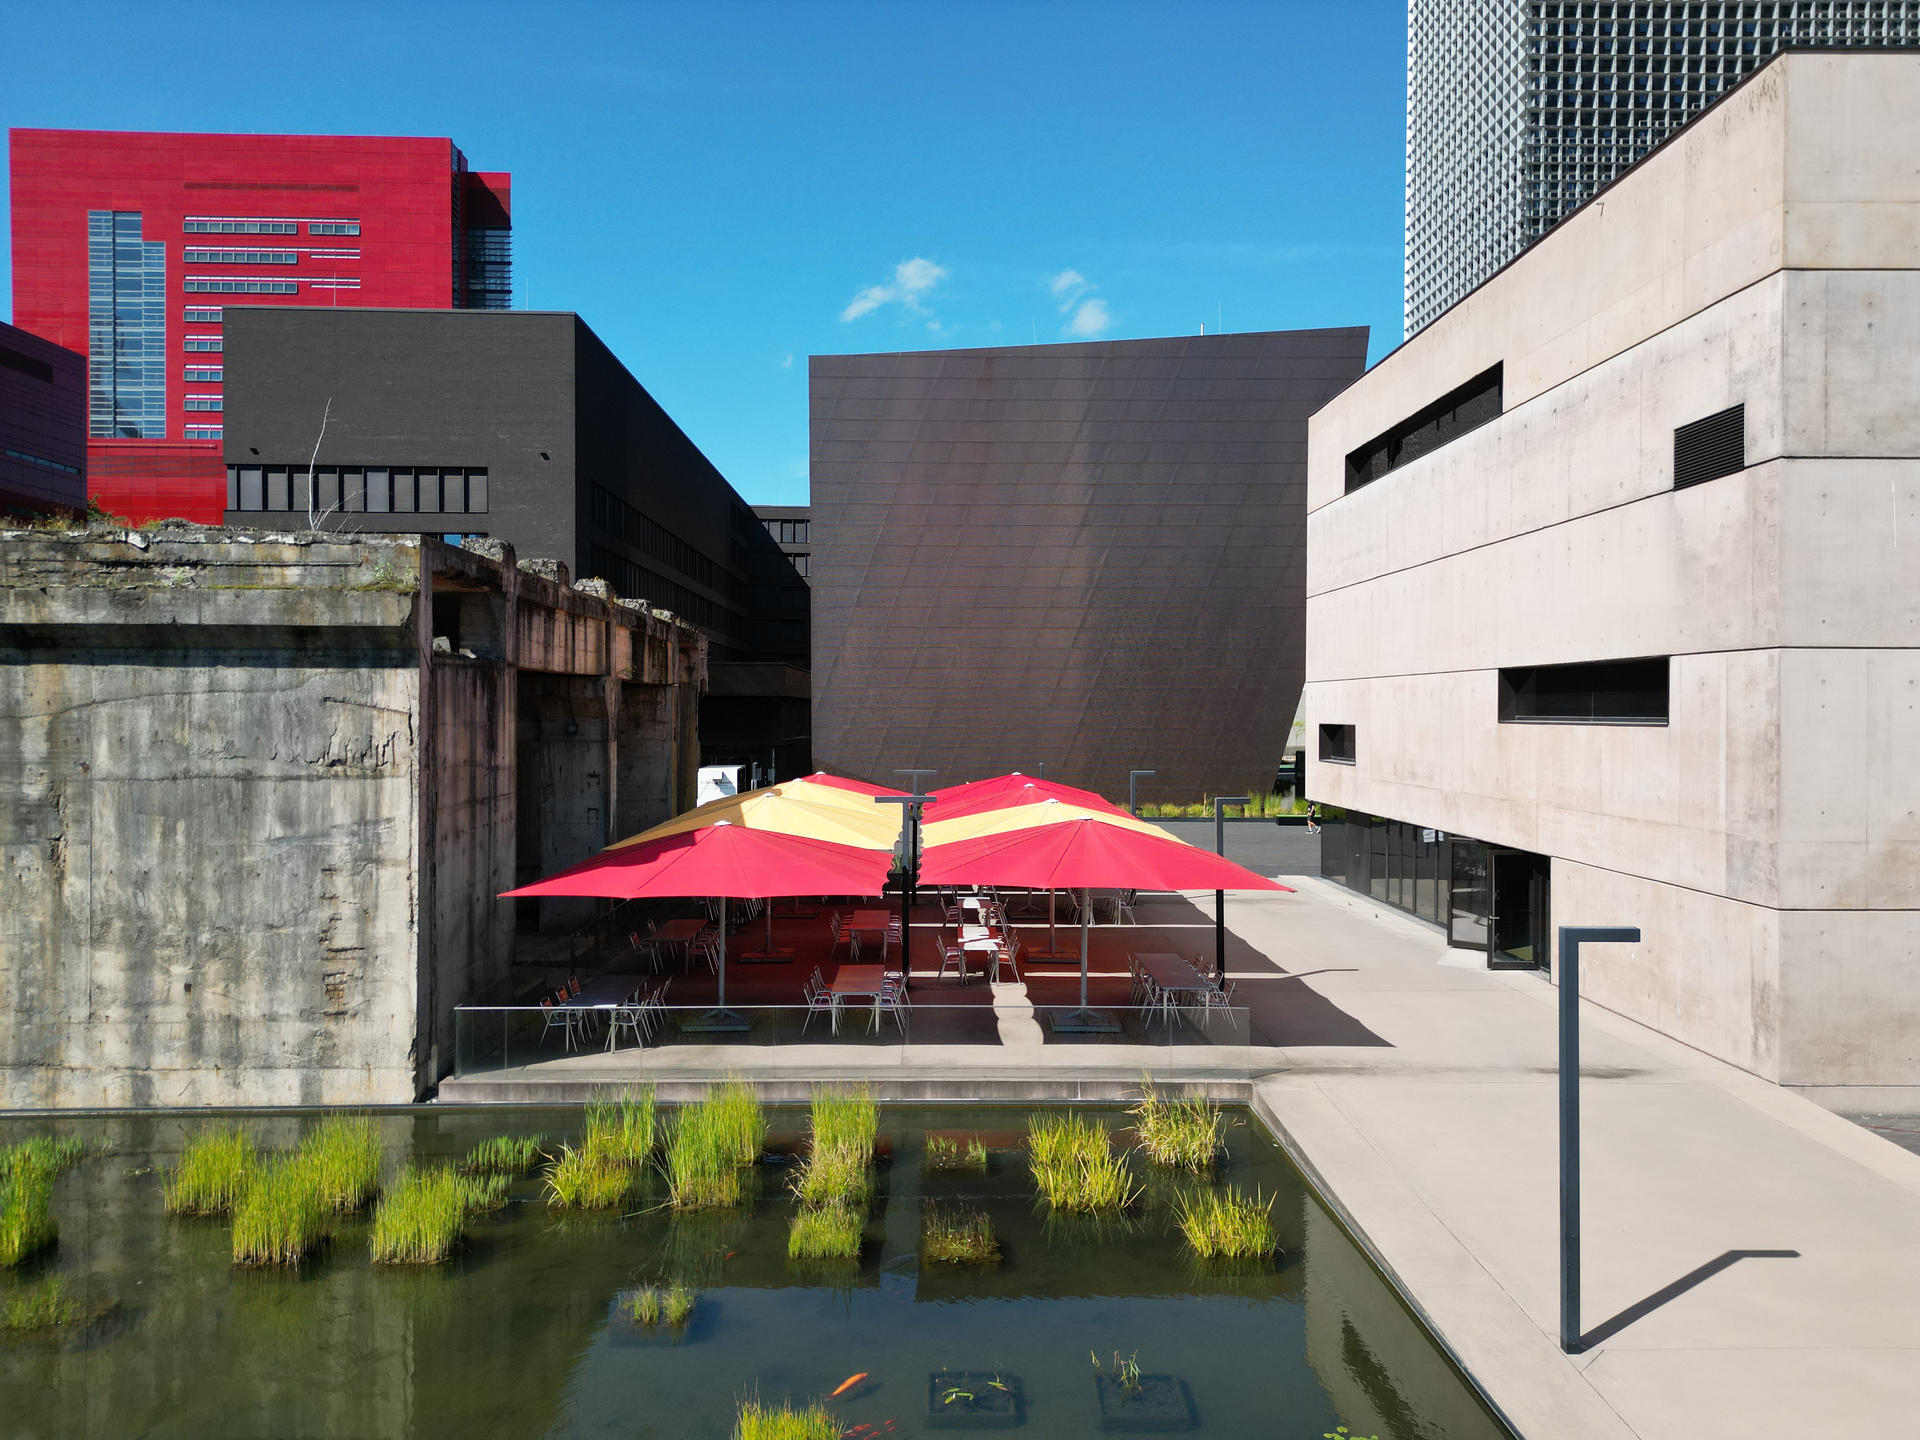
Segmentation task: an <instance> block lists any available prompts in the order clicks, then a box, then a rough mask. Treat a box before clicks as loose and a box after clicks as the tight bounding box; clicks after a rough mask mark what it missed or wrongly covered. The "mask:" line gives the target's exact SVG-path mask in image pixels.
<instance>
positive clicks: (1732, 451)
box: [1673, 404, 1747, 490]
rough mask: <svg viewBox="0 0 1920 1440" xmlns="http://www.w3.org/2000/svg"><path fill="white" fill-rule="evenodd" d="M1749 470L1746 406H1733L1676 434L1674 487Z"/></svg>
mask: <svg viewBox="0 0 1920 1440" xmlns="http://www.w3.org/2000/svg"><path fill="white" fill-rule="evenodd" d="M1746 468H1747V407H1746V406H1745V405H1744V404H1742V405H1730V406H1728V407H1727V408H1726V409H1725V410H1721V411H1718V412H1716V413H1715V414H1712V415H1709V416H1707V417H1706V418H1705V419H1702V420H1695V421H1693V422H1692V423H1691V424H1687V425H1682V426H1679V427H1678V428H1677V429H1675V431H1674V432H1673V488H1674V489H1676V490H1684V489H1685V488H1686V487H1687V486H1689V485H1699V484H1703V483H1704V482H1706V481H1708V480H1718V479H1720V478H1721V477H1722V476H1723V475H1735V474H1738V473H1739V472H1740V471H1742V470H1744V469H1746Z"/></svg>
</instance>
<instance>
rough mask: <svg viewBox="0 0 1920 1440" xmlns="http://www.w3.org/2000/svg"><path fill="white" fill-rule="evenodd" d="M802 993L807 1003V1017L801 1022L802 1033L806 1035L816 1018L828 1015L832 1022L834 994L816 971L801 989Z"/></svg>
mask: <svg viewBox="0 0 1920 1440" xmlns="http://www.w3.org/2000/svg"><path fill="white" fill-rule="evenodd" d="M800 993H801V994H802V995H803V996H805V998H806V1002H807V1013H806V1017H805V1018H804V1019H803V1020H801V1022H800V1033H801V1034H802V1035H804V1034H806V1033H807V1026H809V1025H811V1024H812V1023H813V1017H814V1016H816V1015H826V1016H828V1017H829V1020H831V1017H832V1015H833V992H832V991H831V990H829V989H828V988H827V985H826V982H825V981H824V980H822V979H821V978H820V972H819V971H818V970H815V971H814V972H813V975H812V977H811V978H810V979H808V981H807V983H806V984H805V985H804V986H802V987H801V992H800Z"/></svg>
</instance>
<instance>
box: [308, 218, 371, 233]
mask: <svg viewBox="0 0 1920 1440" xmlns="http://www.w3.org/2000/svg"><path fill="white" fill-rule="evenodd" d="M307 233H308V234H309V235H358V234H359V233H360V222H359V221H358V220H310V221H308V222H307Z"/></svg>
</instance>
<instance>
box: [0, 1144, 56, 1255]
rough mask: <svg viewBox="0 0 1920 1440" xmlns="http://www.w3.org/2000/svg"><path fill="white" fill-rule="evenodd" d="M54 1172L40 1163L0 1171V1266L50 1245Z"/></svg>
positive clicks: (53, 1238)
mask: <svg viewBox="0 0 1920 1440" xmlns="http://www.w3.org/2000/svg"><path fill="white" fill-rule="evenodd" d="M53 1176H54V1172H53V1171H52V1170H50V1169H48V1168H46V1167H45V1166H43V1165H38V1164H17V1165H11V1166H9V1167H8V1168H7V1170H6V1171H5V1172H4V1173H3V1174H0V1267H6V1268H11V1267H12V1266H15V1265H18V1264H19V1263H20V1262H21V1261H23V1260H29V1259H31V1258H33V1257H34V1256H35V1255H38V1254H39V1253H40V1252H41V1251H42V1250H49V1249H51V1248H53V1246H54V1244H55V1243H56V1242H57V1241H58V1240H59V1238H60V1226H59V1225H58V1224H57V1223H56V1222H55V1220H54V1218H53Z"/></svg>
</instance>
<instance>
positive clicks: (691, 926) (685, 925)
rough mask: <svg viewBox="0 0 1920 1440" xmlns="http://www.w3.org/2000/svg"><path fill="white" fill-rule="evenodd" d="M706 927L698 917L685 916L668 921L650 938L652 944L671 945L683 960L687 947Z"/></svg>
mask: <svg viewBox="0 0 1920 1440" xmlns="http://www.w3.org/2000/svg"><path fill="white" fill-rule="evenodd" d="M706 927H707V922H706V921H705V920H703V919H701V918H700V917H699V916H698V915H685V916H682V917H680V918H679V919H677V920H669V921H667V922H666V923H665V924H663V925H661V926H660V927H659V928H658V929H657V930H655V931H654V932H653V936H652V939H653V943H654V944H656V945H671V946H673V947H674V948H675V949H677V950H678V951H679V952H680V956H681V958H682V959H685V958H686V954H687V947H688V946H689V945H691V944H692V943H693V940H694V937H695V936H696V935H698V934H699V933H700V932H701V931H702V930H704V929H706Z"/></svg>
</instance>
